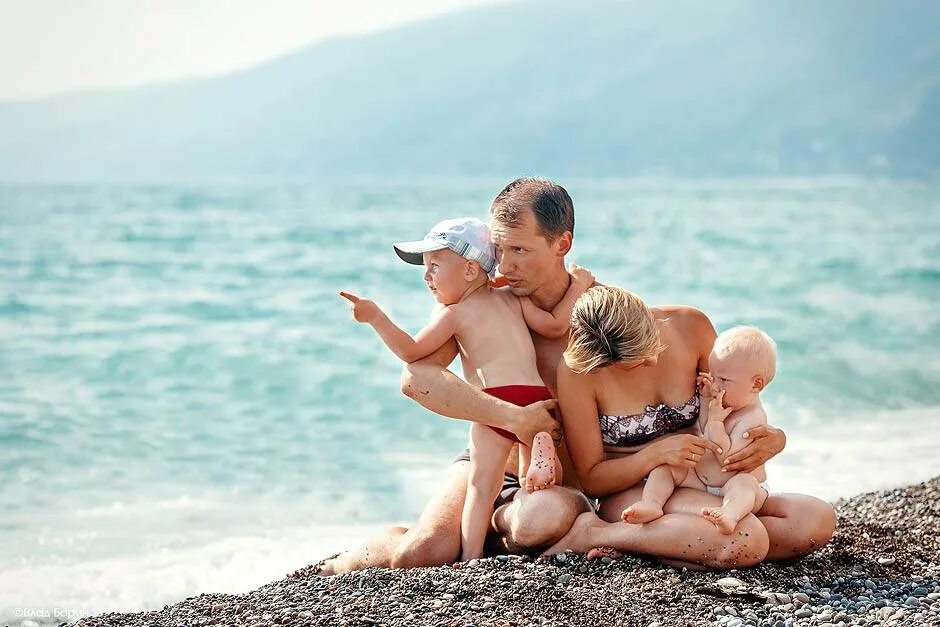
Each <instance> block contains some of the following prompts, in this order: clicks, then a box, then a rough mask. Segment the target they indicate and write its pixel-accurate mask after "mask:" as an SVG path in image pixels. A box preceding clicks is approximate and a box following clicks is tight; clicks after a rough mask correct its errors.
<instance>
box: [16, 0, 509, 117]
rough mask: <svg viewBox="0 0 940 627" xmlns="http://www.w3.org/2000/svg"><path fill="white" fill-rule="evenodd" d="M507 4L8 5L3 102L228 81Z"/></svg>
mask: <svg viewBox="0 0 940 627" xmlns="http://www.w3.org/2000/svg"><path fill="white" fill-rule="evenodd" d="M499 1H500V0H392V1H389V0H385V1H381V0H378V1H376V0H341V1H338V2H336V1H326V0H265V1H263V2H262V1H261V0H0V101H10V100H33V99H38V98H42V97H45V96H49V95H52V94H58V93H62V92H67V91H72V90H76V89H83V88H91V87H127V86H133V85H142V84H147V83H154V82H162V81H167V80H174V79H180V78H193V77H199V76H213V75H219V74H227V73H230V72H233V71H237V70H240V69H244V68H248V67H251V66H253V65H257V64H258V63H261V62H263V61H266V60H268V59H272V58H275V57H278V56H281V55H284V54H286V53H289V52H292V51H294V50H297V49H299V48H303V47H305V46H307V45H309V44H311V43H313V42H315V41H319V40H323V39H327V38H330V37H335V36H342V35H349V34H361V33H367V32H372V31H377V30H383V29H387V28H391V27H393V26H396V25H398V24H402V23H406V22H412V21H417V20H420V19H423V18H427V17H431V16H434V15H441V14H444V13H451V12H454V11H458V10H462V9H468V8H473V7H477V6H482V5H486V4H495V3H497V2H499Z"/></svg>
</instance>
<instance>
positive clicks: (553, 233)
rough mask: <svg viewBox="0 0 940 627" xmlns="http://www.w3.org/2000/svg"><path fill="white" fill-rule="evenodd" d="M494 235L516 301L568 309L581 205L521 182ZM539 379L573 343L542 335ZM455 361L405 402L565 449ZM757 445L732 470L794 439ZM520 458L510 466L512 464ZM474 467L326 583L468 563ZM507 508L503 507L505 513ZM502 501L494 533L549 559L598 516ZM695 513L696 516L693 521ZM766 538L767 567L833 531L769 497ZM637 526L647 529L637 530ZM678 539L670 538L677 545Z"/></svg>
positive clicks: (431, 362)
mask: <svg viewBox="0 0 940 627" xmlns="http://www.w3.org/2000/svg"><path fill="white" fill-rule="evenodd" d="M490 214H491V231H492V238H493V243H494V244H495V246H496V256H497V260H498V262H499V266H498V269H499V273H500V274H501V275H503V276H504V277H505V280H506V282H507V284H508V286H509V288H510V289H511V290H512V292H513V293H514V294H516V295H518V296H528V297H529V298H530V299H531V300H532V302H533V303H535V304H536V305H537V306H539V307H541V308H542V309H544V310H546V311H551V309H552V308H553V307H554V306H555V305H556V304H557V303H558V302H559V301H560V300H561V298H562V297H563V296H564V294H565V291H566V290H567V289H568V285H569V282H570V280H571V277H570V275H569V274H568V272H567V271H566V270H565V255H566V254H567V253H568V251H569V250H570V249H571V243H572V237H573V233H574V206H573V204H572V202H571V198H570V196H569V195H568V192H567V191H565V189H564V188H563V187H561V186H560V185H558V184H557V183H553V182H551V181H546V180H542V179H531V178H523V179H517V180H515V181H513V182H511V183H510V184H509V185H507V186H506V187H505V188H504V189H503V190H502V191H501V192H500V193H499V195H498V196H497V197H496V199H495V200H494V201H493V204H492V207H491V209H490ZM532 340H533V343H534V345H535V351H536V359H537V366H538V371H539V374H540V375H541V377H542V380H543V381H544V382H545V384H546V385H547V386H548V387H549V388H551V389H552V391H553V392H555V380H556V376H555V368H556V365H557V364H558V361H559V359H560V358H561V356H562V353H563V352H564V350H565V346H566V338H564V337H563V338H559V339H548V338H544V337H541V336H539V335H536V334H534V333H533V336H532ZM456 355H457V346H456V343H455V342H451V344H449V345H447V346H445V347H443V348H442V349H441V350H439V351H438V352H437V353H435V354H434V355H431V356H430V357H428V358H426V359H424V360H422V361H420V362H416V363H413V364H410V365H409V366H407V367H406V369H405V373H404V375H403V378H402V392H403V393H404V394H405V395H407V396H408V397H409V398H412V399H414V400H415V401H417V402H418V403H420V404H421V405H422V406H424V407H425V408H427V409H429V410H430V411H433V412H435V413H437V414H440V415H442V416H447V417H449V418H457V419H461V420H469V421H472V422H477V423H482V424H486V425H489V426H493V427H499V428H502V429H506V430H507V431H511V432H513V433H515V434H516V435H517V436H518V437H519V439H520V440H523V441H527V442H530V441H531V440H532V438H533V436H534V435H535V434H536V433H537V432H539V431H548V432H550V433H552V435H553V437H555V438H556V439H558V438H560V427H559V425H558V423H557V421H555V420H554V419H553V417H552V416H551V414H550V410H551V409H552V408H553V407H554V401H543V402H541V403H536V404H534V405H530V406H528V407H521V408H520V407H516V406H514V405H511V404H509V403H506V402H504V401H501V400H499V399H496V398H494V397H492V396H489V395H487V394H485V393H484V392H482V391H481V390H480V389H478V388H475V387H473V386H471V385H469V384H467V383H466V382H464V381H463V380H462V379H460V378H459V377H457V376H455V375H454V374H453V373H451V372H450V371H449V370H447V366H448V365H449V364H450V363H451V362H452V361H453V359H454V357H456ZM750 439H751V440H752V441H751V444H750V445H748V447H746V448H745V449H743V450H742V451H740V452H738V453H737V454H735V455H734V456H732V457H731V458H729V460H728V461H729V465H728V466H727V469H728V470H729V471H739V470H744V471H747V470H750V469H752V468H755V467H756V466H759V465H760V464H763V463H764V462H766V461H767V460H768V459H770V458H771V457H773V456H774V455H776V454H777V453H779V452H780V451H781V450H783V447H784V444H785V442H786V438H785V436H784V434H783V432H782V431H780V430H779V429H774V428H773V427H770V426H767V427H761V428H755V429H753V430H751V433H750ZM668 442H669V444H670V446H672V447H674V448H675V449H676V452H677V453H678V455H680V456H681V457H685V456H686V454H687V453H694V454H695V455H697V456H698V457H700V456H701V455H702V454H704V453H705V450H706V449H707V448H710V443H709V442H708V441H707V440H705V439H704V438H700V437H697V436H694V435H688V434H684V435H672V436H668ZM560 453H561V454H562V459H563V460H564V463H565V466H566V467H565V472H564V475H565V479H566V482H570V483H572V484H574V485H575V487H576V481H577V478H576V476H575V473H574V472H573V471H572V470H571V469H570V464H569V463H567V459H566V458H567V455H565V454H564V453H565V451H564V447H563V446H562V447H561V449H560ZM510 458H512V456H510ZM469 465H470V464H469V462H468V461H467V460H466V458H465V457H464V456H461V458H458V461H456V462H455V463H454V464H453V466H452V467H451V469H450V471H449V473H448V474H447V477H446V479H445V480H444V484H443V485H442V487H441V490H440V491H439V492H438V493H437V495H435V496H434V497H433V498H432V499H431V501H430V502H429V503H428V505H427V506H426V507H425V509H424V511H423V512H422V514H421V517H420V518H419V519H418V522H417V523H416V524H415V525H414V526H413V527H411V528H410V529H405V528H403V527H395V528H392V529H390V530H388V531H387V532H385V533H383V534H381V535H380V536H378V537H376V538H373V539H372V540H370V541H369V542H367V543H366V544H365V545H364V546H362V547H360V548H359V549H357V550H354V551H351V552H347V553H344V554H342V555H340V556H338V557H337V558H335V559H333V560H331V561H329V562H327V563H326V564H325V565H324V566H323V568H322V569H321V574H324V575H329V574H334V573H342V572H348V571H351V570H358V569H361V568H367V567H392V568H411V567H418V566H437V565H441V564H449V563H452V562H454V561H456V559H457V558H458V556H459V555H460V518H461V511H462V509H463V503H464V497H465V495H466V489H467V475H468V472H469ZM689 492H691V491H690V490H676V492H675V494H674V495H673V497H672V498H671V499H670V501H669V503H668V504H667V505H668V506H667V513H668V512H670V511H673V512H680V511H686V510H693V509H695V508H697V507H700V506H699V501H698V500H697V499H698V497H697V496H696V495H692V494H689ZM501 501H505V502H501ZM501 501H498V502H497V509H496V512H495V514H494V517H493V519H494V522H495V523H496V526H497V529H498V531H499V532H500V534H501V535H502V539H503V543H504V546H505V547H506V548H507V549H509V550H533V549H535V550H537V549H539V548H546V547H549V546H551V545H552V544H554V543H556V542H557V541H558V540H560V539H561V538H563V537H564V536H565V534H566V533H567V532H568V531H569V529H570V528H571V527H572V524H573V522H574V521H575V519H576V518H577V517H578V516H579V514H581V513H584V512H586V511H588V510H590V509H591V505H590V503H589V502H588V500H587V499H586V497H585V496H584V495H583V494H581V492H580V491H578V490H577V489H574V488H572V487H560V486H555V487H554V488H552V489H549V490H541V491H538V492H535V493H532V494H529V493H527V492H526V491H525V490H519V489H518V481H516V482H515V483H513V482H511V481H508V482H507V485H506V486H505V489H504V490H503V493H502V494H501ZM695 511H697V510H695ZM758 517H759V519H760V522H761V523H763V526H764V527H765V528H766V530H767V535H768V538H769V547H768V550H767V558H768V559H789V558H793V557H798V556H800V555H804V554H806V553H809V552H811V551H812V550H814V549H815V548H818V547H819V546H821V545H823V544H825V543H826V542H828V540H829V538H830V537H831V536H832V532H833V531H834V529H835V514H834V512H833V511H832V507H831V506H830V505H829V504H827V503H825V502H823V501H820V500H818V499H815V498H812V497H809V496H804V495H771V496H770V497H768V499H767V501H766V503H765V504H764V507H763V508H762V509H761V511H760V512H758ZM635 527H639V526H635ZM642 527H643V528H641V529H638V530H637V532H636V533H635V534H634V535H633V537H632V538H631V541H630V542H629V543H628V544H629V545H630V547H631V548H632V549H635V550H638V551H639V550H642V551H643V552H646V553H651V554H654V555H656V554H658V553H657V551H656V550H655V547H656V546H665V545H668V544H669V543H674V541H675V537H674V532H670V531H669V530H668V525H662V526H658V527H657V526H655V525H644V526H642ZM670 533H672V534H673V535H670ZM703 533H704V534H705V535H706V536H707V538H706V542H708V543H712V544H713V545H714V546H712V547H711V548H710V553H709V554H710V555H712V556H714V557H713V559H712V561H709V562H704V561H703V563H706V565H709V566H713V567H718V568H720V567H726V566H729V565H732V563H731V562H730V561H729V562H726V561H723V558H722V555H726V554H729V552H728V551H725V550H724V549H726V548H727V547H726V546H725V545H724V540H723V539H722V538H719V537H716V536H717V535H719V534H714V533H712V532H711V530H708V529H704V530H703Z"/></svg>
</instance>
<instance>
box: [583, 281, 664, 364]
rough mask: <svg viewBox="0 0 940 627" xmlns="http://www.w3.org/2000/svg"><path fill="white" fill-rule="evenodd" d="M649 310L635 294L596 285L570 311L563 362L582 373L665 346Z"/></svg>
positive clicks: (636, 358) (638, 357) (642, 356)
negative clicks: (569, 329)
mask: <svg viewBox="0 0 940 627" xmlns="http://www.w3.org/2000/svg"><path fill="white" fill-rule="evenodd" d="M665 348H666V347H665V346H663V344H662V342H661V341H660V338H659V326H658V325H657V323H656V319H655V318H654V317H653V312H652V311H650V308H649V307H647V306H646V303H644V302H643V299H641V298H640V297H639V296H637V295H636V294H632V293H630V292H628V291H627V290H625V289H623V288H621V287H611V286H607V285H598V286H595V287H592V288H591V289H589V290H588V291H586V292H585V293H584V294H582V295H581V298H579V299H578V302H576V303H575V305H574V311H572V312H571V331H570V332H569V334H568V348H567V349H565V364H567V366H568V367H569V368H571V369H572V370H574V371H575V372H577V373H579V374H583V373H586V372H591V371H592V370H595V369H597V368H603V367H604V366H608V365H610V364H613V363H617V362H627V361H642V360H644V359H650V358H652V357H656V356H657V355H659V354H660V353H661V352H663V350H665Z"/></svg>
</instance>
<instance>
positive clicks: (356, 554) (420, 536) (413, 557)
mask: <svg viewBox="0 0 940 627" xmlns="http://www.w3.org/2000/svg"><path fill="white" fill-rule="evenodd" d="M469 474H470V463H469V462H457V463H455V464H453V465H452V466H451V468H450V470H449V471H448V473H447V478H446V479H445V481H444V485H442V486H441V489H440V491H439V492H438V493H437V494H436V495H435V496H434V497H432V498H431V500H430V501H429V502H428V504H427V505H426V506H425V508H424V511H422V512H421V517H420V518H419V519H418V522H417V523H415V525H414V526H413V527H412V528H411V529H408V530H405V529H404V527H393V528H392V529H390V530H389V531H388V532H386V533H384V534H380V535H379V536H376V537H375V538H372V539H371V540H369V541H368V542H366V543H365V544H364V545H362V546H361V547H359V548H357V549H354V550H352V551H347V552H345V553H343V554H341V555H339V556H337V557H336V558H334V559H332V560H330V561H328V562H327V563H326V564H324V565H323V567H322V568H321V569H320V574H322V575H334V574H342V573H347V572H350V571H354V570H361V569H363V568H370V567H379V568H417V567H420V566H440V565H442V564H451V563H453V562H455V561H457V557H458V556H459V555H460V515H461V512H462V511H463V503H464V498H465V496H466V493H467V477H468V475H469Z"/></svg>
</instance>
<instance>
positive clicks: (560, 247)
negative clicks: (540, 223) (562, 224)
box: [552, 231, 571, 257]
mask: <svg viewBox="0 0 940 627" xmlns="http://www.w3.org/2000/svg"><path fill="white" fill-rule="evenodd" d="M552 246H554V248H555V254H556V255H558V256H559V257H564V256H565V255H567V254H568V251H570V250H571V231H565V232H564V233H562V234H561V235H559V236H558V237H557V238H555V241H554V242H553V243H552Z"/></svg>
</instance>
